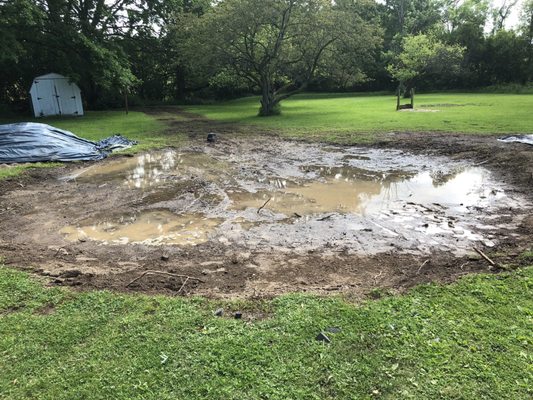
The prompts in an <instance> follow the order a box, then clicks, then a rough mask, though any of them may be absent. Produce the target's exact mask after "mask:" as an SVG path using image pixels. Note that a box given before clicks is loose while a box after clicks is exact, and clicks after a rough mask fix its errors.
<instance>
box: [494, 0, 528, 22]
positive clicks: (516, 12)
mask: <svg viewBox="0 0 533 400" xmlns="http://www.w3.org/2000/svg"><path fill="white" fill-rule="evenodd" d="M508 1H509V0H508ZM504 2H505V0H493V4H494V5H495V6H500V5H501V4H503V3H504ZM523 4H524V0H519V1H518V3H517V4H516V6H514V9H513V12H512V13H511V15H510V17H509V18H508V20H507V23H506V27H507V28H514V27H516V26H517V25H518V23H519V20H520V11H521V10H522V6H523Z"/></svg>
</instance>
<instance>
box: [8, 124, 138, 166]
mask: <svg viewBox="0 0 533 400" xmlns="http://www.w3.org/2000/svg"><path fill="white" fill-rule="evenodd" d="M135 144H137V142H135V141H133V140H129V139H126V138H125V137H123V136H120V135H114V136H111V137H108V138H106V139H103V140H100V141H99V142H91V141H90V140H86V139H82V138H79V137H78V136H76V135H74V134H73V133H72V132H69V131H64V130H62V129H58V128H54V127H53V126H50V125H47V124H38V123H33V122H23V123H17V124H7V125H0V163H20V162H38V161H82V160H101V159H102V158H105V157H107V156H108V154H109V153H111V152H112V151H115V150H121V149H126V148H128V147H131V146H133V145H135Z"/></svg>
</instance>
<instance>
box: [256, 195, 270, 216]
mask: <svg viewBox="0 0 533 400" xmlns="http://www.w3.org/2000/svg"><path fill="white" fill-rule="evenodd" d="M270 200H272V197H269V198H268V200H267V201H265V204H263V205H262V206H261V207H259V208H258V209H257V213H258V214H259V211H261V210H262V209H263V208H265V206H266V205H267V204H268V202H269V201H270Z"/></svg>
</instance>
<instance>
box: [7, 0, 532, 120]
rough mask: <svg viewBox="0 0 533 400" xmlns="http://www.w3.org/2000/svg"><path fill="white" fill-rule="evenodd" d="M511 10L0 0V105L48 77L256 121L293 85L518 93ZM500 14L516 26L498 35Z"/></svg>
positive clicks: (521, 51)
mask: <svg viewBox="0 0 533 400" xmlns="http://www.w3.org/2000/svg"><path fill="white" fill-rule="evenodd" d="M520 4H521V3H520V2H516V1H515V0H506V1H505V2H503V3H502V2H498V3H497V4H496V3H495V2H493V1H490V0H384V1H377V0H336V1H334V2H333V1H330V0H218V1H211V0H0V68H1V70H2V76H1V78H0V104H3V105H4V106H5V105H7V106H9V107H11V108H19V109H24V108H28V106H29V102H28V90H29V87H30V86H31V81H32V79H33V78H34V77H35V76H38V75H41V74H45V73H49V72H56V73H60V74H64V75H66V76H68V77H69V78H70V79H72V80H73V81H75V82H76V83H78V85H79V86H80V88H81V89H82V92H83V98H84V101H85V102H86V103H87V104H86V105H87V106H88V107H89V108H98V107H102V108H103V107H113V106H118V105H120V103H121V98H122V94H123V93H124V92H128V93H130V95H131V96H132V98H131V101H132V102H133V103H134V104H143V103H146V102H153V101H157V102H161V101H165V102H184V101H203V100H204V99H211V98H228V97H232V96H240V95H245V94H259V95H260V96H261V109H260V113H261V114H262V115H271V114H273V113H276V112H277V111H278V110H279V108H278V106H279V103H280V102H281V101H282V100H283V99H285V98H287V97H288V96H291V95H293V94H294V93H297V92H299V91H302V90H305V89H307V90H325V91H339V90H342V91H345V90H392V89H394V88H395V87H396V86H397V83H398V81H399V80H401V81H403V82H408V81H412V82H415V81H416V85H417V87H419V88H420V89H428V90H431V89H450V88H454V89H468V88H475V87H482V86H488V85H497V84H507V83H519V84H524V83H527V82H531V81H533V2H532V1H531V0H525V1H524V2H522V6H521V7H522V9H521V10H518V9H517V7H519V6H520ZM513 11H514V12H515V13H516V12H517V11H521V21H520V24H519V25H517V26H515V27H514V28H512V29H510V28H509V27H508V26H507V23H508V19H509V15H510V14H511V12H513ZM459 49H461V51H459ZM443 60H445V61H443ZM444 62H445V63H446V65H448V66H454V68H446V69H445V70H444V69H442V68H440V69H439V67H440V66H442V65H444ZM450 71H452V72H454V73H450Z"/></svg>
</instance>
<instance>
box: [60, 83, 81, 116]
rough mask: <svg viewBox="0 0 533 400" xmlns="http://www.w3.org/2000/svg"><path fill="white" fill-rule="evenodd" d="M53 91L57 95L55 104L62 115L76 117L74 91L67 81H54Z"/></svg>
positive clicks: (76, 109) (76, 108)
mask: <svg viewBox="0 0 533 400" xmlns="http://www.w3.org/2000/svg"><path fill="white" fill-rule="evenodd" d="M54 82H55V91H56V93H57V95H58V98H57V102H58V105H59V107H60V110H61V114H62V115H78V114H79V110H78V106H77V102H76V91H75V90H74V85H72V84H71V83H70V82H69V81H68V79H56V80H55V81H54Z"/></svg>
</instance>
